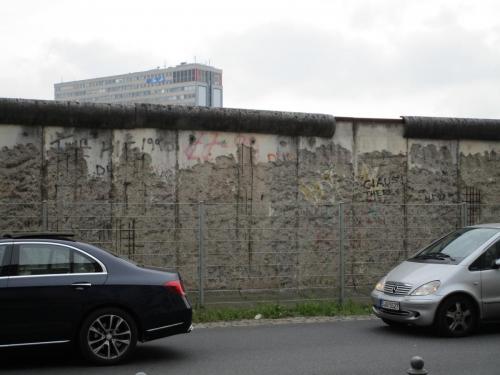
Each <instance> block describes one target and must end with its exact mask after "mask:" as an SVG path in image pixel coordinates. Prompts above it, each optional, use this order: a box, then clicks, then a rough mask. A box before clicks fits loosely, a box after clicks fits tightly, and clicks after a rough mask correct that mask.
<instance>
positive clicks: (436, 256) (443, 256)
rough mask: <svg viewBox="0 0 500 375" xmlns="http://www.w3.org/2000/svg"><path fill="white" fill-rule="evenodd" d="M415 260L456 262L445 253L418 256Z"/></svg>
mask: <svg viewBox="0 0 500 375" xmlns="http://www.w3.org/2000/svg"><path fill="white" fill-rule="evenodd" d="M413 259H438V260H447V259H449V260H451V261H455V259H453V258H452V257H451V256H450V255H448V254H445V253H430V254H422V255H417V256H416V257H414V258H413Z"/></svg>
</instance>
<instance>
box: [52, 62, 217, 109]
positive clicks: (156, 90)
mask: <svg viewBox="0 0 500 375" xmlns="http://www.w3.org/2000/svg"><path fill="white" fill-rule="evenodd" d="M222 98H223V95H222V70H220V69H216V68H214V67H211V66H208V65H204V64H187V63H181V64H180V65H177V66H175V67H169V68H157V69H153V70H147V71H144V72H135V73H128V74H120V75H115V76H109V77H100V78H92V79H85V80H81V81H72V82H63V83H56V84H55V85H54V99H56V100H76V101H80V102H95V103H120V104H132V103H152V104H180V105H191V106H206V107H222Z"/></svg>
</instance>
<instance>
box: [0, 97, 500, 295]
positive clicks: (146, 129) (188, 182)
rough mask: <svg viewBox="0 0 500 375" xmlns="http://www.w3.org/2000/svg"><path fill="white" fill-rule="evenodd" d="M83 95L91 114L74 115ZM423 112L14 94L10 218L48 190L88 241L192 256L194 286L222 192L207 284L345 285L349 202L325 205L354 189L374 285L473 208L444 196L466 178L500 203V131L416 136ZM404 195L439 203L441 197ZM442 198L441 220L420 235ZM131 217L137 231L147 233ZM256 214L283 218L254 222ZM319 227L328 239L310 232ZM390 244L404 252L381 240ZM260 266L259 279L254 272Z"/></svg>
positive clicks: (366, 273) (356, 259)
mask: <svg viewBox="0 0 500 375" xmlns="http://www.w3.org/2000/svg"><path fill="white" fill-rule="evenodd" d="M71 105H74V106H76V108H77V109H78V111H80V112H79V113H80V114H81V113H84V114H85V116H83V117H75V116H74V115H73V114H72V113H73V112H71V108H70V110H68V106H70V107H71ZM61 108H62V109H61ZM96 108H97V109H96ZM151 108H153V109H154V111H153V112H154V116H152V115H151V113H153V112H151ZM93 109H95V111H96V112H98V115H95V113H94V112H92V111H93ZM16 111H17V112H16ZM99 111H100V112H99ZM148 111H149V112H148ZM182 111H184V112H182ZM16 113H17V114H16ZM99 113H100V115H99ZM114 113H115V114H116V116H117V118H115V117H113V114H114ZM141 113H149V115H147V116H143V117H141V116H142V115H140V114H141ZM120 116H122V117H120ZM130 116H132V117H133V121H131V120H130ZM103 118H104V119H107V120H106V121H104V120H103ZM120 118H121V119H122V120H123V123H120V121H118V120H119V119H120ZM172 118H174V119H175V121H174V120H172V121H173V122H172V121H171V122H169V121H170V120H171V119H172ZM65 119H66V120H67V122H65ZM109 119H111V120H109ZM207 119H208V120H207ZM103 124H104V125H103ZM411 125H412V124H411V120H410V122H406V121H404V120H384V119H357V118H336V119H335V118H333V117H331V116H323V117H322V116H321V115H307V114H280V113H275V112H273V113H270V112H259V111H238V110H200V109H178V108H175V107H171V108H170V107H161V108H160V107H158V106H150V107H147V108H146V109H144V108H143V109H142V112H141V108H139V107H138V106H136V107H135V108H131V107H123V106H117V107H106V108H104V107H96V106H84V107H82V106H81V105H80V104H78V103H76V104H71V103H69V104H66V103H57V102H37V101H14V100H3V101H0V177H1V180H0V181H1V182H0V202H1V203H2V204H3V205H2V211H1V212H2V214H3V216H4V220H3V222H2V223H1V225H0V226H1V229H2V230H6V231H12V230H32V229H39V226H40V219H39V218H40V214H41V211H42V207H41V202H42V201H48V202H49V207H48V210H49V227H50V229H54V230H61V229H70V230H82V232H81V236H82V237H83V238H86V239H88V240H94V241H95V242H100V243H103V244H107V246H108V247H112V248H115V249H117V250H119V251H121V252H125V253H128V255H131V256H133V257H135V258H137V259H143V260H146V261H147V262H149V263H155V264H157V265H169V266H173V267H176V268H178V269H182V272H183V274H184V275H185V278H186V280H187V283H188V285H189V286H191V287H196V285H197V281H196V278H197V256H198V255H197V254H198V253H197V242H196V241H195V240H194V239H195V238H196V236H197V232H196V230H197V229H196V225H197V220H198V216H197V214H198V211H197V210H198V207H197V205H196V203H197V202H199V201H204V202H207V203H210V204H212V203H220V204H224V205H219V206H207V208H206V212H205V219H206V225H207V228H208V230H207V233H206V236H207V240H209V241H212V242H211V243H212V244H215V245H213V246H212V247H211V248H210V247H209V245H207V247H208V248H209V250H208V251H209V252H210V251H212V253H210V254H209V255H210V256H211V258H210V260H211V262H212V265H213V267H212V268H210V267H209V268H208V269H207V270H206V272H207V285H208V286H211V287H212V288H213V289H217V288H221V289H231V288H233V289H238V288H239V289H252V288H257V287H263V288H264V287H269V288H275V287H279V288H286V287H300V286H301V285H302V286H304V285H305V286H307V285H314V286H331V287H332V288H336V287H337V285H338V271H339V259H338V257H339V252H338V239H339V238H338V233H335V230H336V229H335V228H336V226H337V224H338V222H337V221H336V220H337V219H336V218H337V217H338V212H335V211H331V212H329V211H328V212H327V211H322V212H321V213H319V214H317V211H314V210H317V209H318V208H317V207H318V205H326V206H324V207H330V206H328V205H332V204H333V205H335V204H337V203H339V202H348V203H347V204H346V205H345V210H346V211H345V213H346V217H345V219H346V234H345V236H346V241H347V243H346V249H347V253H346V261H347V263H348V270H347V271H346V275H347V278H348V280H346V283H347V285H348V287H350V288H353V289H356V288H359V289H360V290H362V289H363V288H362V286H363V285H371V284H372V283H373V281H374V278H376V277H378V276H377V275H379V274H380V273H381V272H383V270H385V269H387V267H388V265H391V264H393V263H394V262H396V261H397V260H398V259H401V258H402V257H405V256H406V255H407V254H408V253H409V252H411V251H412V250H414V249H415V248H417V247H418V246H419V245H421V243H422V238H423V237H425V236H427V237H429V238H430V237H432V236H433V235H437V234H438V233H442V232H443V230H446V229H447V228H453V227H454V226H455V225H456V224H457V220H459V217H458V216H459V213H457V212H456V210H457V209H456V207H455V206H449V207H447V206H445V204H453V203H459V202H462V201H463V200H464V199H465V195H464V191H465V188H466V187H475V188H477V189H479V190H480V191H481V202H482V203H484V204H496V203H499V196H500V195H499V194H500V141H498V140H494V141H491V140H481V139H463V138H461V136H460V134H458V133H457V134H456V136H455V138H454V139H444V138H446V137H442V136H440V138H439V139H427V138H425V134H428V133H425V131H424V132H423V133H422V134H423V135H422V134H420V135H419V134H415V132H414V133H413V135H412V138H409V137H408V135H407V134H405V133H406V132H407V130H408V126H411ZM494 125H495V124H494ZM488 126H490V127H491V126H492V124H490V123H489V124H488ZM495 126H496V125H495ZM220 130H224V131H220ZM267 130H268V131H269V133H266V131H267ZM413 130H415V129H414V128H413ZM417 133H418V131H417ZM315 134H316V135H315ZM447 138H453V137H447ZM82 202H85V203H82ZM110 202H115V203H118V204H115V205H111V204H109V203H110ZM14 203H15V205H14ZM166 203H182V204H181V205H172V206H171V205H165V204H166ZM375 203H377V204H383V206H382V205H377V204H375ZM406 204H410V205H416V204H440V205H441V206H439V207H440V208H439V210H442V212H441V211H438V208H436V207H433V208H429V207H431V206H408V205H406ZM405 205H406V206H405ZM304 207H306V209H308V210H310V211H307V214H303V211H301V210H302V209H303V208H304ZM331 207H334V209H335V207H337V206H331ZM426 207H427V208H426ZM311 210H312V211H311ZM411 210H413V211H414V212H412V211H411ZM429 210H432V215H433V217H434V220H435V222H434V224H433V225H432V226H429V228H428V230H427V231H426V232H425V233H424V234H425V236H422V233H423V232H422V230H421V227H422V226H424V224H428V222H427V221H428V220H426V219H425V217H426V215H429V212H430V211H429ZM311 212H312V213H311ZM495 215H496V214H495ZM495 215H493V217H495ZM75 217H78V220H75V219H74V218H75ZM422 217H423V218H424V219H422ZM132 218H133V219H134V220H133V224H131V223H132V221H131V219H132ZM256 218H257V219H256ZM131 225H133V226H134V228H135V233H134V236H137V238H134V246H133V248H131V247H130V241H131V239H130V231H129V229H130V228H131V227H130V226H131ZM436 227H438V228H437V229H436ZM103 228H104V229H106V230H105V231H103V230H102V229H103ZM217 228H219V231H220V228H227V230H223V231H220V232H217ZM255 228H261V229H262V228H270V229H272V228H277V229H276V230H271V231H267V232H266V231H264V230H260V231H259V232H258V235H256V232H255V231H254V229H255ZM377 228H378V230H377ZM380 228H383V230H380ZM433 228H434V229H433ZM123 230H125V233H126V234H128V237H126V238H124V237H123ZM332 233H333V234H332ZM312 237H314V238H315V239H316V241H305V240H304V239H310V238H312ZM330 237H331V240H329V238H330ZM165 238H168V241H167V242H169V243H170V245H168V246H167V245H165ZM273 240H276V241H274V242H273ZM279 240H282V242H281V243H280V242H279ZM231 241H232V242H231ZM207 243H209V242H207ZM136 244H141V245H140V246H136ZM158 244H160V245H161V246H160V245H158ZM388 247H390V248H392V249H393V251H387V252H385V253H381V249H387V248H388ZM262 249H269V252H267V253H268V254H269V253H270V254H271V255H272V257H270V256H268V255H266V251H262ZM290 249H292V250H293V249H294V250H295V251H288V250H290ZM259 250H260V251H259ZM329 250H331V251H329ZM381 259H382V260H383V261H381ZM374 264H375V265H376V267H374V266H373V265H374ZM285 265H288V266H285ZM294 265H295V266H294ZM320 265H328V267H329V268H328V269H326V268H325V269H321V267H322V266H320ZM266 266H267V268H266ZM312 269H313V270H314V271H315V272H313V273H311V272H310V271H311V270H312ZM270 272H271V273H272V274H276V275H279V277H281V276H282V275H285V276H286V275H290V276H289V278H288V279H287V277H281V279H280V281H279V282H277V281H276V280H273V279H270V278H266V277H267V275H269V273H270ZM242 274H243V275H245V277H244V278H240V279H238V277H239V276H241V275H242ZM250 274H251V275H253V276H255V278H251V277H248V278H247V276H248V275H250ZM320 275H323V276H324V277H318V276H320ZM325 275H326V276H325ZM259 277H260V278H259ZM236 279H238V280H239V281H238V282H237V283H236V282H235V281H234V280H236ZM363 290H364V289H363Z"/></svg>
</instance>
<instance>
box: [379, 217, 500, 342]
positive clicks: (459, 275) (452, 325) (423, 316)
mask: <svg viewBox="0 0 500 375" xmlns="http://www.w3.org/2000/svg"><path fill="white" fill-rule="evenodd" d="M371 298H372V302H373V312H374V313H375V315H376V316H378V317H379V318H381V319H382V320H383V321H384V322H385V323H387V324H389V325H405V324H413V325H418V326H431V325H434V326H435V327H436V329H437V331H438V332H439V333H440V334H442V335H445V336H465V335H467V334H469V333H471V332H472V331H473V330H474V329H475V328H476V327H477V325H478V323H479V321H481V320H500V224H484V225H477V226H472V227H466V228H462V229H458V230H456V231H454V232H452V233H449V234H447V235H446V236H444V237H442V238H440V239H438V240H437V241H435V242H433V243H431V244H430V245H429V246H427V247H426V248H424V249H423V250H421V251H419V252H418V253H417V254H416V255H414V256H413V257H412V258H410V259H408V260H406V261H404V262H403V263H401V264H399V265H398V266H396V267H395V268H394V269H392V270H391V271H390V272H389V273H388V274H387V275H386V276H384V277H383V278H382V279H381V280H380V281H379V282H378V283H377V285H376V286H375V289H374V290H373V292H372V294H371Z"/></svg>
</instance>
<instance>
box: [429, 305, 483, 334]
mask: <svg viewBox="0 0 500 375" xmlns="http://www.w3.org/2000/svg"><path fill="white" fill-rule="evenodd" d="M476 324H477V313H476V310H475V307H474V305H473V303H472V302H471V300H470V299H469V298H467V297H465V296H464V297H462V296H456V297H451V298H449V299H447V300H445V301H444V302H443V304H442V305H441V306H440V308H439V311H438V328H439V331H440V333H441V334H443V335H444V336H452V337H460V336H466V335H468V334H470V333H471V332H472V331H473V330H474V329H475V328H476Z"/></svg>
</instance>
